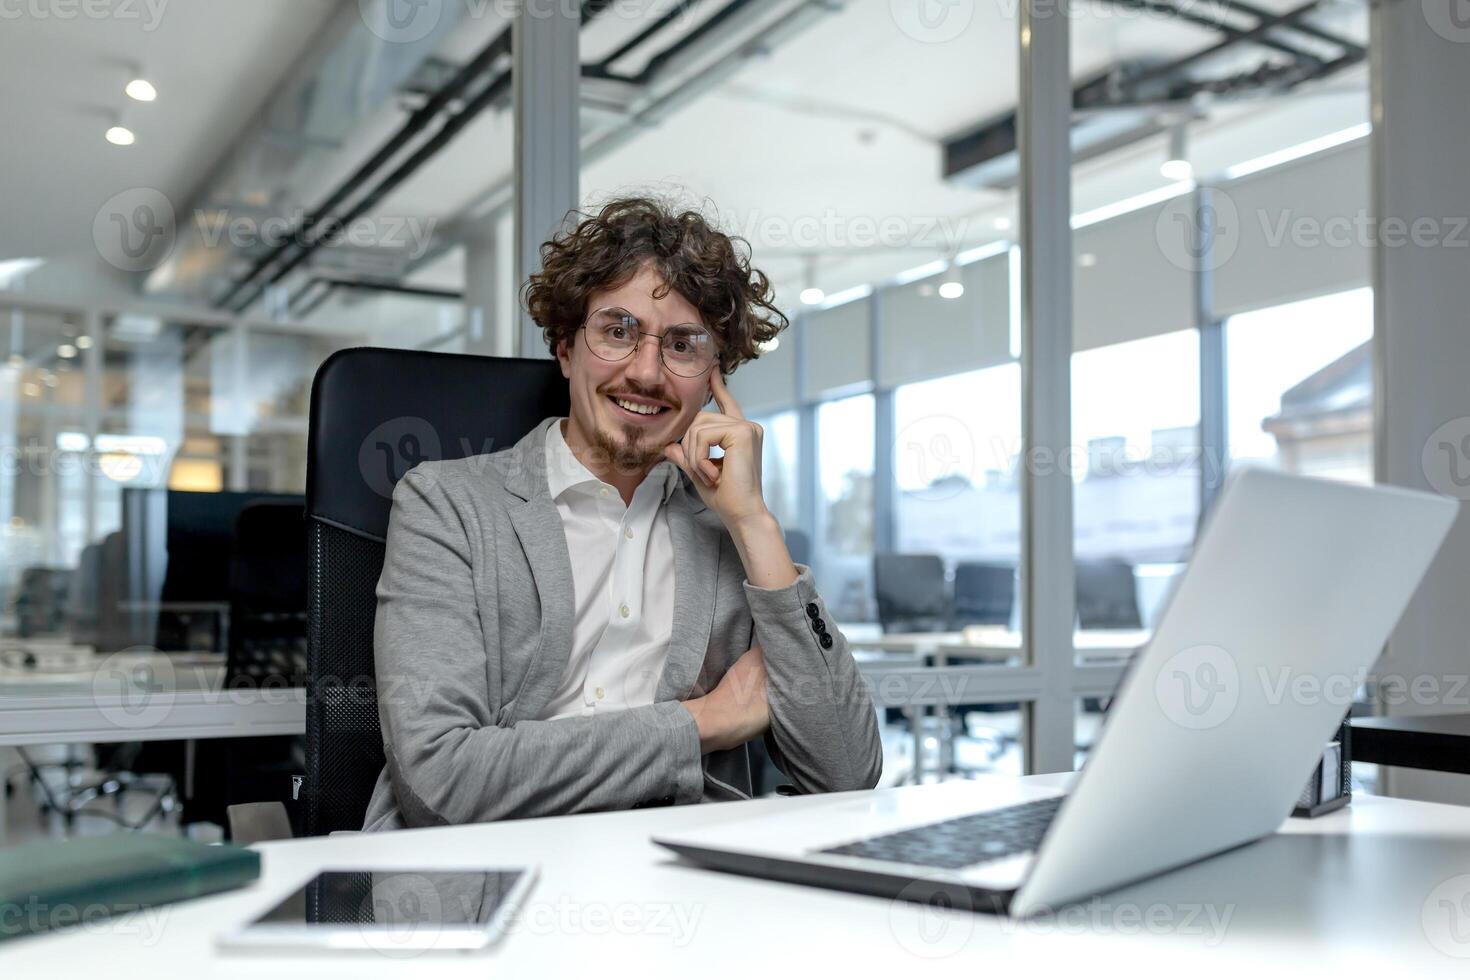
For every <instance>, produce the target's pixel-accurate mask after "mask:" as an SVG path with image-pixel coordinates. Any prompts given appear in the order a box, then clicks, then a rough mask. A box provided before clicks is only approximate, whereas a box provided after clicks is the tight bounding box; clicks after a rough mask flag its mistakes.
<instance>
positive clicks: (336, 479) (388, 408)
mask: <svg viewBox="0 0 1470 980" xmlns="http://www.w3.org/2000/svg"><path fill="white" fill-rule="evenodd" d="M569 408H570V396H569V394H568V390H567V382H566V379H565V378H563V377H562V375H561V369H560V367H559V366H558V365H557V363H556V361H554V360H549V359H546V358H521V357H485V356H479V355H471V354H437V353H432V352H429V351H409V350H389V349H386V348H380V347H355V348H350V349H348V350H342V351H338V352H337V353H335V354H333V355H332V356H331V357H329V358H327V360H326V361H324V362H323V363H322V366H321V367H320V368H318V369H317V372H316V378H315V380H313V382H312V386H311V423H310V424H311V428H310V433H309V435H308V437H307V466H306V514H307V517H308V518H309V519H312V520H318V521H324V522H326V523H328V524H332V525H335V526H337V527H340V528H342V529H344V530H347V531H351V532H353V533H355V534H358V535H361V536H363V537H366V538H370V539H372V540H375V541H382V540H383V539H384V538H385V537H386V536H387V533H388V511H389V509H390V508H391V505H392V498H393V487H394V486H395V485H396V484H397V482H398V481H399V480H400V479H401V478H402V477H403V474H404V473H406V472H408V471H409V470H410V469H412V468H413V467H414V466H415V465H417V464H418V463H420V462H422V461H424V460H434V459H462V458H464V457H466V456H474V455H478V454H480V453H490V452H496V451H498V450H501V449H506V448H508V447H510V446H513V445H515V443H516V442H518V441H519V440H520V439H521V437H522V436H524V435H525V434H526V433H527V432H529V431H530V430H531V429H532V428H533V427H534V426H535V425H536V423H537V422H540V421H541V420H542V419H544V418H547V417H549V416H552V415H566V414H568V411H569Z"/></svg>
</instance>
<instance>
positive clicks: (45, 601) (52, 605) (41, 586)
mask: <svg viewBox="0 0 1470 980" xmlns="http://www.w3.org/2000/svg"><path fill="white" fill-rule="evenodd" d="M71 575H72V573H71V570H70V569H67V568H42V567H34V568H27V569H26V570H25V571H23V572H21V576H20V585H19V587H18V588H17V589H16V593H15V633H16V635H17V636H20V637H31V636H47V635H50V634H53V633H56V632H58V631H60V630H61V627H62V624H63V615H64V613H65V611H66V607H67V591H68V589H69V588H70V585H71Z"/></svg>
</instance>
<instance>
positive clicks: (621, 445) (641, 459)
mask: <svg viewBox="0 0 1470 980" xmlns="http://www.w3.org/2000/svg"><path fill="white" fill-rule="evenodd" d="M642 436H643V433H642V432H641V431H640V430H638V429H637V428H634V427H632V426H629V427H626V428H621V429H620V430H619V431H617V432H616V433H609V432H607V431H606V430H604V429H603V428H602V427H601V426H597V427H595V428H594V431H593V433H592V446H593V449H594V450H596V452H597V455H598V457H599V458H600V459H605V460H607V461H608V463H609V464H611V466H612V468H613V469H614V470H615V471H616V472H618V473H646V472H647V471H648V470H649V469H650V468H652V467H653V465H654V464H655V463H657V462H658V461H659V460H661V459H663V458H664V451H663V446H655V447H650V446H646V445H643V444H642V441H641V440H642Z"/></svg>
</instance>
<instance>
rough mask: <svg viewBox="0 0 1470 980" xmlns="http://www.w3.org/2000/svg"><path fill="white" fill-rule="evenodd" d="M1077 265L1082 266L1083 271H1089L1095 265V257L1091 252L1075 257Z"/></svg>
mask: <svg viewBox="0 0 1470 980" xmlns="http://www.w3.org/2000/svg"><path fill="white" fill-rule="evenodd" d="M1077 264H1078V265H1080V266H1082V268H1084V269H1091V268H1092V267H1093V266H1095V265H1097V256H1096V255H1094V254H1093V253H1091V252H1083V253H1082V254H1081V255H1079V256H1077Z"/></svg>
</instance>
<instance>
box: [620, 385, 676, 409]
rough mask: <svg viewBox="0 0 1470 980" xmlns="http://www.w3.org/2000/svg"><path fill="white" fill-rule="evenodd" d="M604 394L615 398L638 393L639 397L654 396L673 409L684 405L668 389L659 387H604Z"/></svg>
mask: <svg viewBox="0 0 1470 980" xmlns="http://www.w3.org/2000/svg"><path fill="white" fill-rule="evenodd" d="M602 394H603V395H605V396H607V397H609V398H615V397H617V396H618V395H636V396H637V397H639V398H652V399H654V400H655V401H660V402H663V403H664V404H665V405H668V406H670V407H671V408H673V409H679V408H682V407H683V403H682V402H680V401H679V399H677V398H675V397H674V396H673V395H671V394H669V393H668V392H666V391H659V390H657V389H647V388H639V387H632V388H629V387H622V388H618V389H617V390H612V389H603V390H602Z"/></svg>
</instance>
